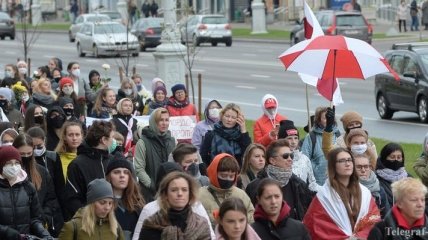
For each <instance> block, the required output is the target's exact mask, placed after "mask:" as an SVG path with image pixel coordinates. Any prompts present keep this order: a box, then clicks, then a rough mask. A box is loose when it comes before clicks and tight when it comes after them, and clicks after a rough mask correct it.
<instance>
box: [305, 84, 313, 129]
mask: <svg viewBox="0 0 428 240" xmlns="http://www.w3.org/2000/svg"><path fill="white" fill-rule="evenodd" d="M305 91H306V111H307V113H308V126H309V128H308V129H309V131H310V130H311V129H312V126H311V113H310V112H309V93H308V84H307V83H306V84H305Z"/></svg>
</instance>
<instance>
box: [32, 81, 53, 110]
mask: <svg viewBox="0 0 428 240" xmlns="http://www.w3.org/2000/svg"><path fill="white" fill-rule="evenodd" d="M56 99H57V96H56V94H55V93H54V92H53V90H52V88H51V82H50V81H49V80H48V79H47V78H41V79H39V80H37V84H36V86H35V88H33V102H34V104H36V105H39V106H42V107H45V108H47V109H50V108H51V107H52V106H53V105H54V103H55V101H56Z"/></svg>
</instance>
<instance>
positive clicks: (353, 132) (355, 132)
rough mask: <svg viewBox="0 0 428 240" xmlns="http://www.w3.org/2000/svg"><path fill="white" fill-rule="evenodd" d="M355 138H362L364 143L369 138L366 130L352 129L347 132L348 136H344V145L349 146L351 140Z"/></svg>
mask: <svg viewBox="0 0 428 240" xmlns="http://www.w3.org/2000/svg"><path fill="white" fill-rule="evenodd" d="M355 136H363V137H364V138H365V139H366V141H367V140H368V139H369V136H368V134H367V132H366V130H364V129H362V128H353V129H351V130H350V131H349V133H348V135H346V145H348V146H349V143H350V141H351V139H352V138H353V137H355Z"/></svg>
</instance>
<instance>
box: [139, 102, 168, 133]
mask: <svg viewBox="0 0 428 240" xmlns="http://www.w3.org/2000/svg"><path fill="white" fill-rule="evenodd" d="M160 110H161V109H159V108H158V109H155V110H154V111H153V112H152V114H150V118H149V126H148V127H145V128H144V129H143V131H144V130H145V131H144V133H147V128H149V129H150V130H151V131H152V132H153V134H154V135H155V136H166V135H168V134H170V131H169V130H167V131H166V132H164V133H161V132H160V131H159V128H158V124H157V123H156V119H155V115H156V114H155V113H156V112H157V111H160Z"/></svg>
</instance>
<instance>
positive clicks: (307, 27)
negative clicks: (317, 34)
mask: <svg viewBox="0 0 428 240" xmlns="http://www.w3.org/2000/svg"><path fill="white" fill-rule="evenodd" d="M303 27H304V28H305V29H304V30H305V38H306V39H310V38H311V37H312V33H313V31H314V28H313V26H312V25H311V23H309V21H308V19H307V17H304V18H303Z"/></svg>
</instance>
